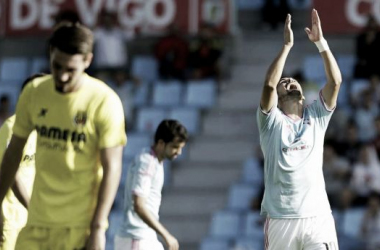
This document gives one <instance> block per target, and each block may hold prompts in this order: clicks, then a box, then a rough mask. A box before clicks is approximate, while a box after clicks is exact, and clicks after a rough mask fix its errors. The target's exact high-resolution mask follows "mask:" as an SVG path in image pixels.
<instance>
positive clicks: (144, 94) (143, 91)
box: [133, 82, 151, 107]
mask: <svg viewBox="0 0 380 250" xmlns="http://www.w3.org/2000/svg"><path fill="white" fill-rule="evenodd" d="M150 86H151V85H150V84H148V83H146V82H143V83H141V84H140V85H139V86H136V87H135V89H134V95H133V104H134V105H135V106H136V107H142V106H147V105H149V104H150V103H149V94H150Z"/></svg>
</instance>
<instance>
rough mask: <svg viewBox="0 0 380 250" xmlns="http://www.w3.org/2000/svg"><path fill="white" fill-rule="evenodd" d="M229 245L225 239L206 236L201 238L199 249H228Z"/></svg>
mask: <svg viewBox="0 0 380 250" xmlns="http://www.w3.org/2000/svg"><path fill="white" fill-rule="evenodd" d="M229 245H230V244H229V242H228V241H227V240H223V239H214V238H206V239H204V240H202V242H201V247H200V250H230V246H229Z"/></svg>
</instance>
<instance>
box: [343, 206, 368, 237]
mask: <svg viewBox="0 0 380 250" xmlns="http://www.w3.org/2000/svg"><path fill="white" fill-rule="evenodd" d="M364 212H365V209H364V208H350V209H347V210H346V212H345V214H344V218H343V228H342V231H343V234H344V235H346V236H348V237H352V238H358V237H359V236H360V227H361V223H362V220H363V216H364Z"/></svg>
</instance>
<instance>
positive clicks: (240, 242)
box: [233, 237, 264, 250]
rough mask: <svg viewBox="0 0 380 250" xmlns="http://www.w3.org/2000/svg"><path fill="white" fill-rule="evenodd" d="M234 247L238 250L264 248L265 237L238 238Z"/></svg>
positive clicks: (259, 249)
mask: <svg viewBox="0 0 380 250" xmlns="http://www.w3.org/2000/svg"><path fill="white" fill-rule="evenodd" d="M233 249H237V250H262V249H264V239H252V238H250V237H242V238H238V239H237V240H236V241H235V245H234V248H233Z"/></svg>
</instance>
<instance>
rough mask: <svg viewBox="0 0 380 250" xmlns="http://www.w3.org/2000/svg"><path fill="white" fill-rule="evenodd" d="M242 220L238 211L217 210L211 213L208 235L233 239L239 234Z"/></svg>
mask: <svg viewBox="0 0 380 250" xmlns="http://www.w3.org/2000/svg"><path fill="white" fill-rule="evenodd" d="M241 228H242V221H241V216H240V214H239V213H238V212H233V211H218V212H216V213H214V214H213V217H212V221H211V230H210V235H211V236H212V237H215V238H221V239H226V240H231V239H235V238H236V237H237V236H239V235H240V234H241Z"/></svg>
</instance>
